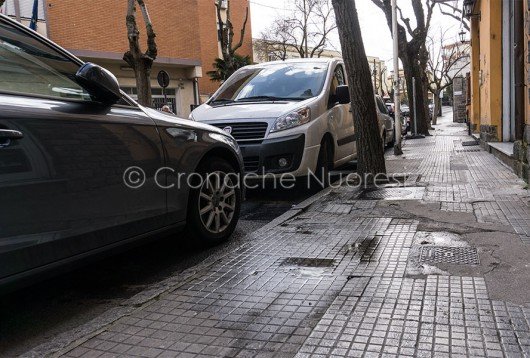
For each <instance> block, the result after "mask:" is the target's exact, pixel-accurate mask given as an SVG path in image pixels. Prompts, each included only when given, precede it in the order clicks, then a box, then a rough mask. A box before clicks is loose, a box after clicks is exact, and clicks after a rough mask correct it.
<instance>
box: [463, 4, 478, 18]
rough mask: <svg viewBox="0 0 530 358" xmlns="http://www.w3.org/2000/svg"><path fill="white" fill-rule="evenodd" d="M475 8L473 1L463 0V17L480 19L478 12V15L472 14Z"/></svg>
mask: <svg viewBox="0 0 530 358" xmlns="http://www.w3.org/2000/svg"><path fill="white" fill-rule="evenodd" d="M474 7H475V0H464V17H465V18H467V19H470V18H472V17H475V16H478V18H479V19H480V12H479V13H478V14H473V9H474Z"/></svg>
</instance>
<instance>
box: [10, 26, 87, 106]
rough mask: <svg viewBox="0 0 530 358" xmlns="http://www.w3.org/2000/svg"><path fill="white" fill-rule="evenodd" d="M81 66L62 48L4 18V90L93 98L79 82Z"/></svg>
mask: <svg viewBox="0 0 530 358" xmlns="http://www.w3.org/2000/svg"><path fill="white" fill-rule="evenodd" d="M78 68H79V66H78V65H77V64H76V63H74V62H72V61H71V60H70V59H69V58H67V57H65V56H64V55H62V54H61V53H60V52H58V51H55V50H54V49H53V48H51V47H49V46H46V45H45V44H44V43H42V42H40V41H39V40H37V39H36V38H33V37H32V36H30V35H28V34H27V33H25V32H24V31H22V30H20V29H18V28H16V27H14V26H12V25H10V24H9V23H6V22H0V79H1V80H0V91H5V92H17V93H24V94H33V95H44V96H53V97H60V98H68V99H78V100H87V101H89V100H90V95H89V94H88V93H87V92H86V91H85V90H84V89H83V88H82V87H81V86H80V85H79V84H77V83H76V82H75V73H76V72H77V70H78Z"/></svg>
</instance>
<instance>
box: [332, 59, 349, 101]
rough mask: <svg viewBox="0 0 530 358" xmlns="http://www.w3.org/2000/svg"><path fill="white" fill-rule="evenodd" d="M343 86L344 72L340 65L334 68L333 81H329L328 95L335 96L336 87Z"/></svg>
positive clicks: (344, 81)
mask: <svg viewBox="0 0 530 358" xmlns="http://www.w3.org/2000/svg"><path fill="white" fill-rule="evenodd" d="M345 84H346V79H345V76H344V70H343V68H342V65H338V66H337V67H336V68H335V72H334V73H333V79H332V80H331V89H330V92H329V93H330V94H331V95H335V93H336V92H337V87H338V86H343V85H345Z"/></svg>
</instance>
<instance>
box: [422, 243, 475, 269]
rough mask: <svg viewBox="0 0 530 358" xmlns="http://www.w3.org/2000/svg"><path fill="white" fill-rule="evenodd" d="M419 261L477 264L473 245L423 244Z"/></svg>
mask: <svg viewBox="0 0 530 358" xmlns="http://www.w3.org/2000/svg"><path fill="white" fill-rule="evenodd" d="M420 262H426V263H428V262H431V263H438V264H458V265H478V264H479V263H480V262H479V259H478V251H477V249H476V248H474V247H447V246H445V247H444V246H424V247H422V248H421V256H420Z"/></svg>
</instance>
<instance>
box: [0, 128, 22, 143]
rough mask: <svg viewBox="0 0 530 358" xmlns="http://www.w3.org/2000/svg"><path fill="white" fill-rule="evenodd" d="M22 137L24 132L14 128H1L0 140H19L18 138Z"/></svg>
mask: <svg viewBox="0 0 530 358" xmlns="http://www.w3.org/2000/svg"><path fill="white" fill-rule="evenodd" d="M22 138H24V134H22V132H19V131H15V130H12V129H0V140H2V139H12V140H17V139H22Z"/></svg>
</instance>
